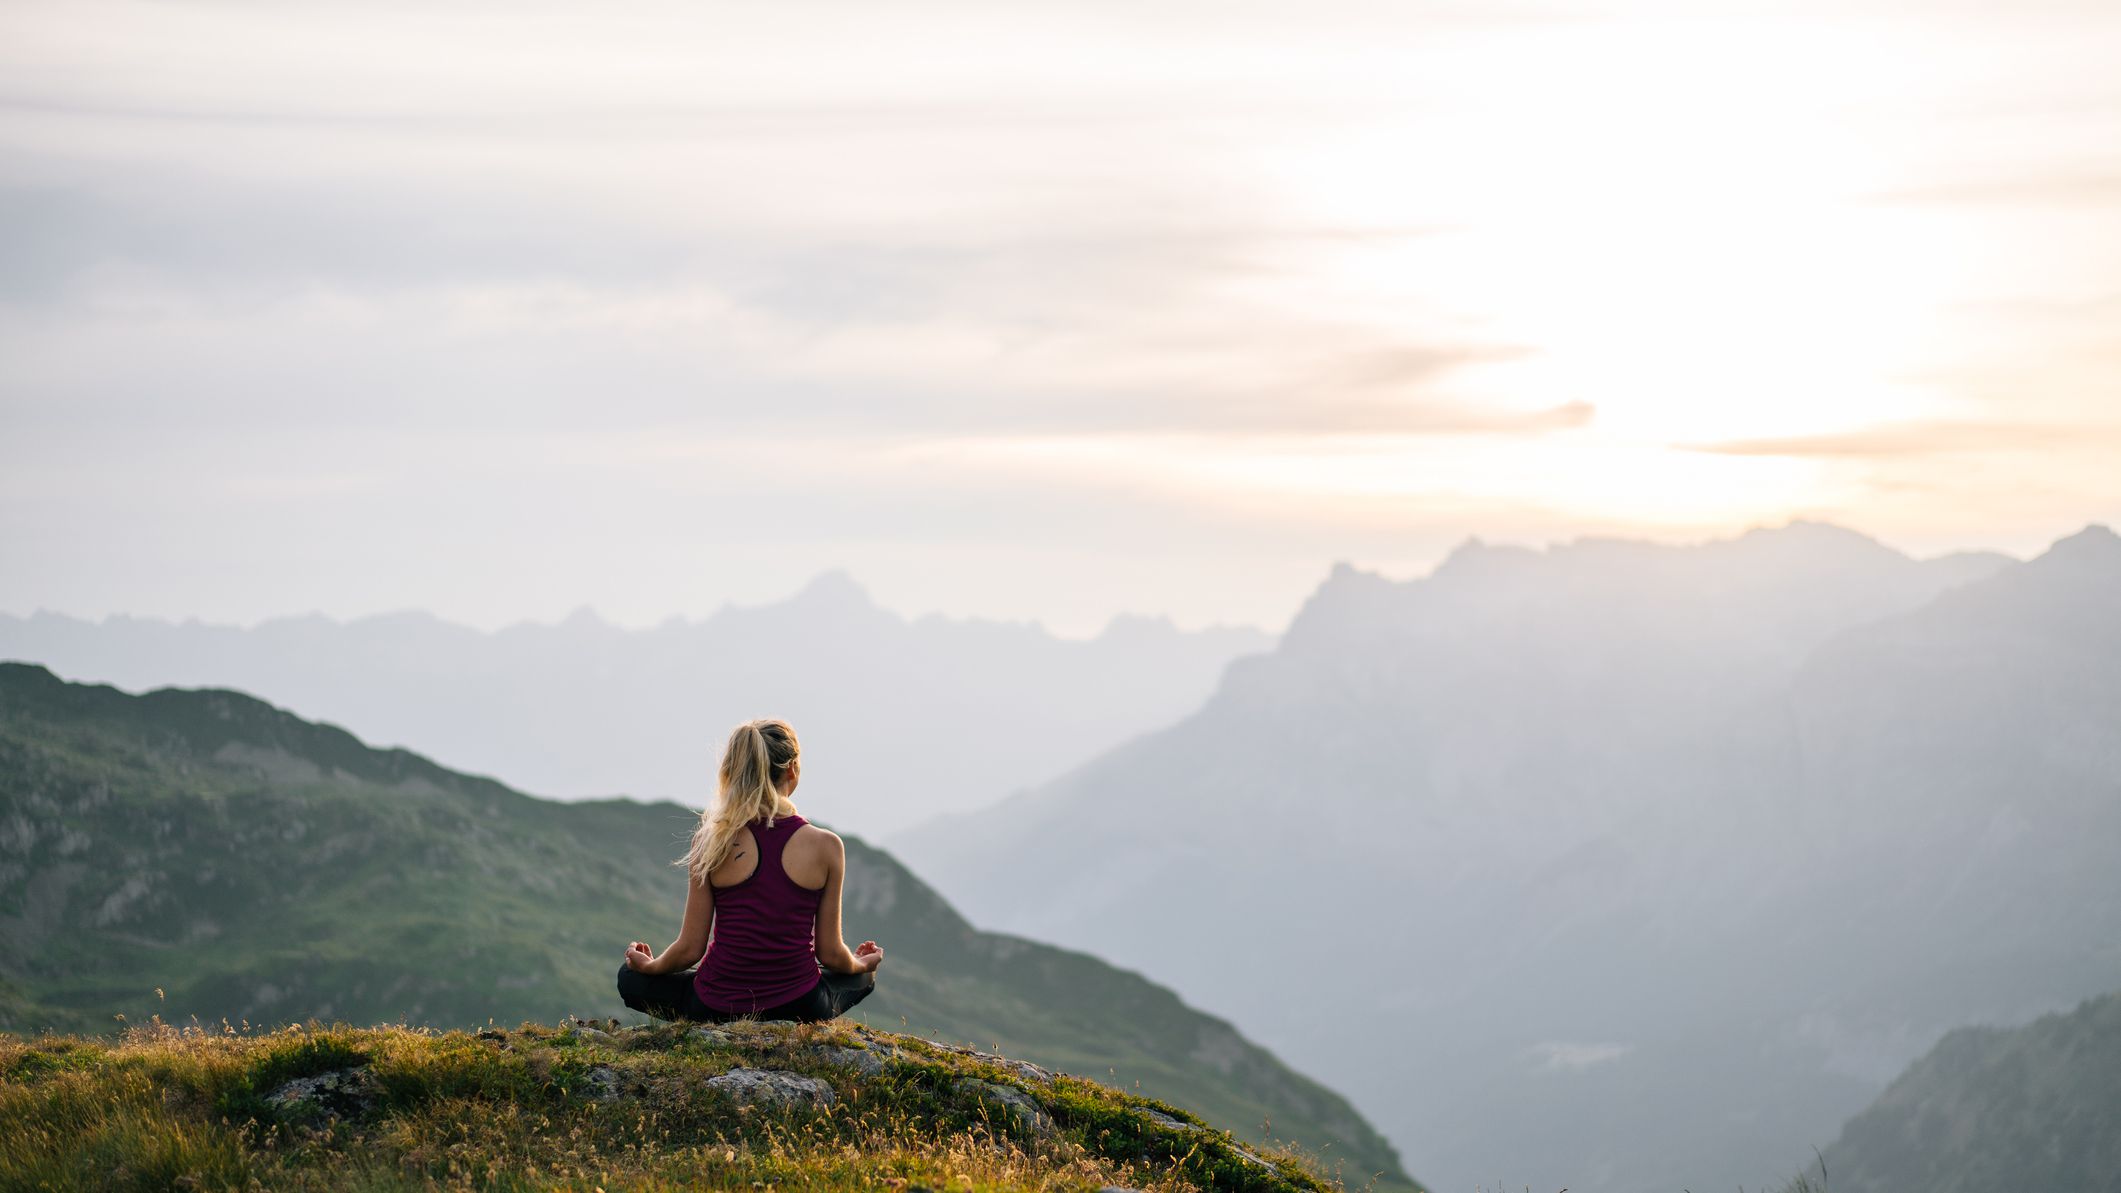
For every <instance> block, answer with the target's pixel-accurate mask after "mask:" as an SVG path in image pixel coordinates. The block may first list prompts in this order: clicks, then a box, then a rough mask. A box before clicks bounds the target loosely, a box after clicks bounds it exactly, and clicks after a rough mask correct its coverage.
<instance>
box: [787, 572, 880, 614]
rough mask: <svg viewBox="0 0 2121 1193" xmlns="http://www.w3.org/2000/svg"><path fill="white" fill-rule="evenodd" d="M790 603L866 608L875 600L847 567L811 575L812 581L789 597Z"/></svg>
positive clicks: (822, 606) (814, 606)
mask: <svg viewBox="0 0 2121 1193" xmlns="http://www.w3.org/2000/svg"><path fill="white" fill-rule="evenodd" d="M788 603H790V604H800V605H805V606H809V607H812V608H834V609H866V608H869V607H870V606H871V605H873V604H874V603H875V602H873V601H871V600H870V599H869V590H868V589H866V588H863V587H862V586H861V584H860V583H858V582H857V581H856V580H855V578H854V577H853V576H852V575H849V574H848V572H847V570H846V569H845V568H832V569H830V570H829V571H823V572H819V573H818V574H817V575H815V576H813V577H811V580H810V583H808V584H805V585H803V587H802V588H801V589H799V590H798V591H797V592H796V594H795V595H794V596H792V597H790V598H788Z"/></svg>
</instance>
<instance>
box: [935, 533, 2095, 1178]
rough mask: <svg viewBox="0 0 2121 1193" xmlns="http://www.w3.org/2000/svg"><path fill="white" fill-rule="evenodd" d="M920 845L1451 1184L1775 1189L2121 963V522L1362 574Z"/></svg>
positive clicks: (1488, 557)
mask: <svg viewBox="0 0 2121 1193" xmlns="http://www.w3.org/2000/svg"><path fill="white" fill-rule="evenodd" d="M893 844H894V847H895V848H896V849H897V850H898V851H899V852H900V853H901V855H902V856H904V857H906V858H907V859H908V860H909V862H910V863H911V864H913V865H914V866H915V867H916V868H918V869H919V870H921V872H922V873H923V874H925V875H927V876H928V877H929V878H930V879H931V880H932V881H934V882H936V883H937V885H938V886H939V887H940V888H941V889H942V890H943V891H944V892H945V893H946V894H947V895H948V896H949V897H951V898H952V899H953V901H955V902H957V903H958V904H959V905H960V906H964V907H967V908H971V909H974V912H973V913H974V915H975V918H977V919H979V920H980V921H981V922H982V923H986V924H991V925H995V926H1000V927H1006V928H1008V929H1010V930H1014V931H1020V932H1024V933H1027V934H1030V935H1034V936H1038V937H1040V938H1043V939H1050V940H1055V941H1057V942H1061V943H1064V944H1071V945H1076V946H1080V947H1089V948H1095V949H1096V950H1097V951H1098V952H1099V954H1100V955H1102V956H1105V957H1108V958H1110V959H1112V960H1114V961H1116V962H1118V963H1120V964H1123V965H1128V966H1134V967H1138V968H1140V969H1141V970H1142V971H1143V972H1145V973H1147V974H1149V975H1151V976H1153V977H1156V978H1158V979H1160V980H1164V981H1167V982H1169V983H1171V984H1172V985H1173V986H1175V987H1176V988H1177V989H1179V990H1180V991H1181V992H1182V993H1184V994H1186V995H1187V996H1189V997H1190V998H1192V999H1194V1000H1195V1001H1197V1002H1199V1003H1200V1004H1201V1005H1203V1006H1206V1007H1209V1008H1211V1009H1214V1010H1216V1011H1217V1012H1219V1013H1223V1014H1226V1015H1229V1016H1230V1017H1231V1018H1233V1019H1234V1020H1235V1021H1237V1022H1240V1023H1243V1024H1244V1025H1245V1026H1246V1027H1247V1029H1248V1030H1251V1031H1253V1032H1255V1033H1257V1034H1258V1035H1259V1036H1260V1037H1261V1038H1262V1039H1263V1040H1265V1041H1266V1042H1268V1043H1269V1044H1270V1045H1272V1046H1274V1047H1275V1048H1277V1049H1278V1050H1280V1051H1281V1052H1282V1053H1283V1055H1286V1056H1289V1057H1291V1058H1292V1059H1293V1060H1294V1061H1296V1062H1297V1063H1299V1064H1302V1065H1304V1066H1306V1067H1308V1068H1309V1069H1311V1070H1312V1071H1315V1072H1318V1073H1320V1074H1321V1075H1323V1076H1324V1077H1325V1078H1326V1079H1327V1080H1329V1081H1331V1082H1333V1083H1334V1084H1335V1085H1337V1086H1338V1087H1339V1088H1341V1089H1343V1090H1345V1091H1347V1092H1348V1093H1349V1094H1350V1095H1351V1096H1352V1097H1353V1098H1354V1099H1355V1101H1356V1104H1357V1105H1358V1106H1361V1107H1363V1108H1364V1109H1365V1110H1366V1111H1367V1112H1368V1113H1370V1114H1371V1116H1372V1117H1373V1118H1374V1119H1375V1120H1376V1121H1378V1122H1379V1124H1380V1125H1381V1126H1383V1127H1384V1128H1385V1130H1386V1132H1387V1134H1389V1135H1391V1136H1392V1137H1393V1138H1394V1139H1396V1140H1397V1141H1398V1142H1399V1143H1400V1144H1401V1146H1402V1148H1403V1150H1404V1151H1405V1153H1406V1154H1407V1157H1408V1161H1409V1164H1410V1165H1411V1166H1412V1167H1413V1168H1414V1169H1415V1170H1416V1171H1419V1172H1421V1173H1422V1174H1423V1175H1424V1176H1425V1177H1426V1178H1427V1179H1430V1180H1432V1181H1434V1182H1436V1184H1437V1185H1438V1186H1439V1187H1443V1188H1470V1187H1472V1186H1473V1185H1474V1184H1475V1183H1478V1182H1485V1183H1488V1184H1490V1185H1493V1184H1494V1183H1495V1182H1497V1181H1500V1182H1501V1183H1502V1184H1503V1185H1504V1186H1505V1187H1509V1188H1516V1187H1519V1186H1520V1185H1524V1184H1529V1185H1531V1186H1532V1187H1534V1188H1560V1187H1562V1186H1564V1185H1566V1186H1568V1187H1569V1188H1570V1189H1572V1190H1575V1191H1576V1193H1599V1191H1619V1190H1629V1191H1632V1190H1637V1189H1644V1188H1673V1189H1677V1188H1681V1187H1692V1188H1695V1189H1701V1188H1726V1189H1728V1188H1732V1187H1734V1186H1736V1185H1737V1184H1739V1183H1743V1184H1744V1185H1745V1186H1747V1187H1757V1186H1760V1185H1764V1184H1769V1183H1773V1182H1776V1181H1779V1180H1781V1179H1784V1178H1786V1177H1787V1176H1788V1175H1789V1174H1790V1173H1791V1172H1792V1171H1793V1170H1794V1169H1795V1167H1796V1162H1797V1160H1798V1159H1800V1158H1802V1157H1804V1156H1805V1155H1807V1154H1808V1149H1809V1147H1810V1146H1811V1145H1813V1144H1824V1143H1825V1142H1826V1141H1828V1140H1830V1139H1832V1138H1833V1136H1834V1134H1835V1132H1836V1131H1837V1130H1838V1129H1839V1126H1840V1124H1841V1123H1842V1122H1843V1121H1844V1120H1845V1119H1846V1118H1848V1116H1849V1115H1851V1114H1853V1113H1855V1112H1856V1111H1857V1110H1859V1109H1861V1108H1862V1107H1863V1106H1864V1105H1865V1104H1866V1103H1867V1102H1869V1101H1870V1099H1871V1098H1873V1097H1874V1096H1876V1095H1877V1093H1878V1092H1879V1091H1880V1090H1881V1089H1882V1088H1883V1087H1884V1086H1885V1084H1886V1082H1887V1081H1889V1080H1890V1079H1891V1078H1892V1077H1893V1076H1894V1075H1895V1074H1896V1073H1898V1072H1899V1071H1900V1070H1901V1069H1902V1068H1903V1067H1904V1066H1905V1065H1906V1064H1907V1063H1908V1062H1909V1061H1910V1060H1912V1059H1913V1058H1914V1057H1916V1056H1918V1055H1920V1054H1921V1053H1922V1052H1923V1050H1925V1049H1926V1048H1928V1047H1929V1046H1930V1044H1931V1043H1933V1042H1934V1041H1935V1040H1936V1039H1937V1038H1938V1036H1939V1035H1940V1034H1942V1033H1943V1032H1944V1031H1945V1030H1947V1029H1949V1028H1951V1027H1954V1026H1956V1025H1958V1024H1962V1023H1968V1022H2005V1023H2008V1022H2019V1021H2023V1020H2025V1019H2028V1018H2030V1017H2032V1016H2033V1015H2035V1014H2037V1013H2040V1012H2042V1011H2046V1010H2052V1009H2055V1008H2057V1007H2062V1006H2068V1005H2071V1004H2072V1003H2074V1002H2075V1001H2076V1000H2078V999H2080V998H2083V997H2085V996H2086V995H2089V994H2093V993H2097V992H2099V991H2103V990H2108V989H2112V988H2115V987H2116V986H2121V540H2117V539H2116V537H2115V536H2114V535H2113V534H2112V533H2111V532H2110V531H2108V530H2106V529H2104V528H2099V527H2093V528H2089V529H2087V530H2085V531H2083V532H2082V533H2080V534H2077V535H2074V536H2072V537H2070V538H2068V539H2065V540H2063V541H2061V542H2059V543H2057V544H2055V545H2054V547H2053V548H2052V549H2051V550H2049V551H2048V552H2047V553H2045V554H2044V555H2042V556H2040V557H2039V558H2037V559H2034V560H2032V561H2029V562H2025V563H2014V562H2012V561H2010V560H2007V559H2005V558H2003V557H2000V556H1992V555H1959V556H1950V557H1946V558H1942V559H1936V560H1927V561H1918V560H1914V559H1911V558H1908V557H1906V556H1904V555H1902V554H1900V553H1898V552H1895V551H1892V550H1890V549H1888V548H1886V547H1884V546H1882V545H1880V544H1878V543H1876V542H1874V541H1872V540H1870V539H1867V538H1865V537H1863V536H1861V535H1858V534H1855V533H1852V532H1849V531H1846V530H1841V529H1838V528H1835V527H1831V526H1824V525H1818V524H1809V523H1798V524H1794V525H1791V526H1789V527H1785V528H1781V529H1776V530H1762V531H1755V532H1752V533H1749V534H1746V535H1744V536H1743V537H1740V538H1737V539H1735V540H1731V541H1724V542H1716V543H1710V544H1706V545H1701V546H1695V547H1660V546H1652V545H1648V544H1643V543H1633V542H1618V541H1606V540H1590V541H1583V542H1578V543H1574V544H1571V545H1567V546H1558V547H1554V548H1551V549H1548V550H1545V551H1533V550H1524V549H1517V548H1498V547H1489V546H1484V545H1481V544H1479V543H1477V542H1474V543H1468V544H1467V545H1466V546H1464V547H1463V548H1461V549H1460V550H1459V551H1457V552H1456V553H1454V554H1453V555H1452V556H1451V557H1450V558H1449V559H1448V560H1446V561H1445V562H1444V563H1443V564H1442V565H1441V566H1439V567H1438V568H1437V569H1436V570H1435V572H1434V573H1433V574H1432V575H1430V576H1427V577H1424V578H1421V579H1418V580H1413V581H1407V582H1393V581H1389V580H1386V579H1383V578H1380V577H1377V576H1374V575H1368V574H1364V573H1362V572H1359V571H1356V570H1354V569H1350V568H1346V567H1342V568H1338V569H1336V570H1335V571H1334V573H1333V574H1332V576H1331V577H1330V578H1329V579H1328V580H1327V581H1326V582H1325V583H1324V585H1323V586H1322V587H1321V588H1320V589H1319V590H1318V592H1317V593H1316V594H1315V595H1314V596H1313V598H1312V599H1311V601H1310V602H1309V603H1308V605H1307V606H1306V607H1305V608H1304V610H1303V611H1302V613H1301V614H1300V615H1299V616H1298V617H1297V619H1296V621H1295V622H1294V624H1293V625H1292V626H1291V628H1290V629H1289V631H1288V633H1287V634H1286V635H1285V636H1284V639H1283V641H1282V642H1281V643H1280V644H1279V646H1278V648H1277V649H1276V650H1274V651H1273V652H1272V653H1271V654H1266V655H1262V656H1258V657H1253V658H1247V659H1241V660H1238V661H1237V662H1235V663H1234V664H1233V665H1232V666H1231V667H1230V669H1229V670H1228V672H1227V673H1226V674H1225V676H1224V679H1223V682H1222V683H1221V685H1220V686H1219V687H1218V688H1217V690H1216V692H1215V693H1214V695H1213V696H1212V697H1211V698H1210V699H1209V700H1208V702H1207V704H1206V705H1205V707H1203V708H1202V709H1201V710H1200V711H1199V712H1197V713H1196V714H1195V715H1193V716H1192V717H1189V718H1187V719H1186V720H1184V721H1182V722H1180V723H1178V724H1176V725H1174V726H1171V727H1169V728H1166V729H1163V730H1160V731H1157V732H1154V733H1151V734H1148V735H1145V736H1143V737H1141V738H1139V739H1137V740H1135V741H1132V742H1130V743H1128V744H1126V745H1124V746H1121V747H1119V748H1117V749H1115V750H1113V751H1111V752H1109V753H1107V754H1106V755H1104V756H1103V757H1101V758H1098V759H1096V760H1094V761H1092V762H1090V763H1088V764H1086V765H1084V766H1082V767H1080V768H1078V769H1077V770H1075V771H1073V772H1072V773H1070V774H1068V775H1066V776H1064V777H1062V778H1061V779H1059V780H1056V781H1055V782H1053V783H1050V784H1048V785H1046V786H1045V787H1043V788H1041V789H1038V790H1036V791H1032V792H1028V793H1024V794H1020V795H1018V796H1015V797H1012V798H1011V799H1009V800H1007V801H1005V802H1003V803H1001V804H1000V805H998V806H995V807H993V808H989V809H986V810H984V811H980V812H976V813H972V814H969V815H965V816H962V817H957V818H952V819H950V820H948V821H945V822H942V823H939V824H936V825H933V826H929V827H928V828H926V829H924V830H922V831H919V832H916V833H912V834H905V835H902V836H900V837H897V838H894V839H893Z"/></svg>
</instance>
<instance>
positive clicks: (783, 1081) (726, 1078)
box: [707, 1069, 835, 1108]
mask: <svg viewBox="0 0 2121 1193" xmlns="http://www.w3.org/2000/svg"><path fill="white" fill-rule="evenodd" d="M707 1088H709V1089H715V1090H720V1091H721V1092H723V1093H725V1094H728V1095H729V1096H730V1097H732V1098H735V1099H736V1100H737V1101H739V1102H743V1103H745V1104H747V1105H755V1106H758V1105H763V1106H802V1105H808V1106H816V1107H819V1108H823V1107H826V1106H830V1105H832V1103H833V1101H834V1100H835V1098H834V1095H833V1093H832V1087H831V1086H829V1085H827V1084H825V1083H824V1082H822V1081H820V1080H818V1079H817V1078H815V1077H805V1076H803V1075H802V1074H800V1073H791V1072H788V1071H787V1070H786V1069H731V1070H729V1071H728V1072H727V1073H724V1074H722V1075H721V1076H719V1077H709V1078H708V1079H707Z"/></svg>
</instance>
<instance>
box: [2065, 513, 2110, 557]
mask: <svg viewBox="0 0 2121 1193" xmlns="http://www.w3.org/2000/svg"><path fill="white" fill-rule="evenodd" d="M2047 553H2048V554H2049V555H2055V556H2060V557H2062V558H2065V559H2069V558H2075V559H2098V558H2105V557H2109V556H2115V555H2121V534H2115V533H2114V531H2113V528H2112V527H2110V526H2108V525H2106V524H2105V523H2104V522H2089V523H2086V524H2085V527H2084V529H2082V530H2080V531H2078V532H2077V533H2075V534H2072V535H2069V536H2067V537H2065V538H2060V539H2056V540H2055V543H2054V545H2053V546H2051V547H2049V548H2048V549H2047Z"/></svg>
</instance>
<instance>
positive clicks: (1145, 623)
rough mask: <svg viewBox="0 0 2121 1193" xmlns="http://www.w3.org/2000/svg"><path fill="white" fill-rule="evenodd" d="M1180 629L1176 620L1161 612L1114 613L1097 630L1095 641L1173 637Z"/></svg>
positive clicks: (1133, 641) (1125, 641) (1129, 641)
mask: <svg viewBox="0 0 2121 1193" xmlns="http://www.w3.org/2000/svg"><path fill="white" fill-rule="evenodd" d="M1179 633H1180V631H1179V628H1178V625H1177V623H1176V622H1173V621H1172V620H1171V619H1170V618H1169V617H1167V616H1164V615H1163V614H1161V613H1155V614H1151V613H1115V614H1113V615H1112V620H1111V621H1108V622H1106V623H1105V628H1104V629H1102V630H1100V631H1098V635H1097V638H1096V639H1095V640H1096V641H1105V642H1122V643H1138V642H1147V641H1154V640H1156V639H1160V638H1175V637H1177V636H1178V635H1179Z"/></svg>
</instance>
